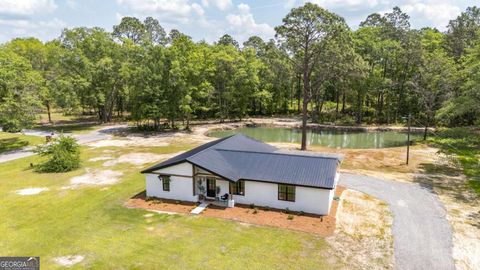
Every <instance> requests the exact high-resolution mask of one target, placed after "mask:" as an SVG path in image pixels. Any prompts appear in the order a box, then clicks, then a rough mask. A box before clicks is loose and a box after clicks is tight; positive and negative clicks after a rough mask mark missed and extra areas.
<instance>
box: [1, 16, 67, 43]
mask: <svg viewBox="0 0 480 270" xmlns="http://www.w3.org/2000/svg"><path fill="white" fill-rule="evenodd" d="M0 27H6V29H7V30H5V31H3V36H1V39H2V40H0V41H7V40H8V39H9V38H8V37H36V38H39V39H42V40H50V39H53V38H56V37H58V36H59V35H60V31H61V30H62V29H63V28H65V27H67V24H66V23H65V22H64V21H62V20H60V19H58V18H53V19H51V20H45V21H36V22H33V21H30V20H24V19H13V20H4V19H0Z"/></svg>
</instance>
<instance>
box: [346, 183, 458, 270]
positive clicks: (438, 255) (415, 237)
mask: <svg viewBox="0 0 480 270" xmlns="http://www.w3.org/2000/svg"><path fill="white" fill-rule="evenodd" d="M340 184H341V185H343V186H345V187H347V188H351V189H355V190H358V191H361V192H365V193H368V194H370V195H373V196H375V197H377V198H379V199H381V200H384V201H385V202H387V203H388V204H389V206H390V210H391V211H392V213H393V217H394V219H393V228H392V231H393V232H392V233H393V239H394V253H395V268H396V269H401V270H407V269H415V270H417V269H428V270H430V269H435V270H443V269H448V270H450V269H455V265H454V262H453V259H452V229H451V226H450V224H449V223H448V221H447V219H446V216H445V214H446V211H445V209H444V207H443V205H442V204H441V203H440V201H439V200H438V198H437V196H436V195H435V194H434V193H432V192H431V191H430V190H429V189H428V188H425V187H422V186H420V185H418V184H416V183H403V182H394V181H384V180H381V179H377V178H373V177H369V176H362V175H354V174H342V175H341V178H340Z"/></svg>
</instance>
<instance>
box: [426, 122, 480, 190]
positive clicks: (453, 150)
mask: <svg viewBox="0 0 480 270" xmlns="http://www.w3.org/2000/svg"><path fill="white" fill-rule="evenodd" d="M430 142H431V143H432V144H434V145H435V146H436V147H438V148H440V149H441V151H443V152H444V153H446V154H448V155H450V156H453V157H454V158H456V160H458V162H459V164H460V165H461V168H462V171H463V173H464V174H465V176H466V177H467V180H468V184H469V186H470V187H471V188H472V189H473V190H475V192H476V193H477V194H478V195H480V132H479V131H475V130H471V129H467V128H452V129H445V130H441V131H439V132H438V133H437V134H436V135H435V136H434V137H432V138H431V139H430Z"/></svg>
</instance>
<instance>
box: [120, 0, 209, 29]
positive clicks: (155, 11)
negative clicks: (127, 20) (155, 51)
mask: <svg viewBox="0 0 480 270" xmlns="http://www.w3.org/2000/svg"><path fill="white" fill-rule="evenodd" d="M117 3H118V4H119V5H120V6H121V7H123V8H126V9H127V10H128V12H127V13H130V14H132V15H134V16H137V17H143V16H152V15H158V16H157V17H158V19H159V21H160V22H161V23H164V24H174V25H176V24H177V23H181V24H188V23H193V22H195V21H197V20H202V18H203V16H204V14H205V11H204V10H203V8H202V6H200V5H199V4H198V3H190V1H189V0H176V1H172V0H145V1H137V0H117Z"/></svg>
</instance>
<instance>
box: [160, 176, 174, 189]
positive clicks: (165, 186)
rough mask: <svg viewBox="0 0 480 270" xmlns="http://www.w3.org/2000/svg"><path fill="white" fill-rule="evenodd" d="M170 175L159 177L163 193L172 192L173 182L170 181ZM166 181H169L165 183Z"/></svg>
mask: <svg viewBox="0 0 480 270" xmlns="http://www.w3.org/2000/svg"><path fill="white" fill-rule="evenodd" d="M170 177H171V176H170V175H164V174H161V175H159V176H158V179H160V181H162V190H163V191H170V182H171V181H172V180H171V179H170ZM165 179H168V180H167V181H165Z"/></svg>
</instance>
